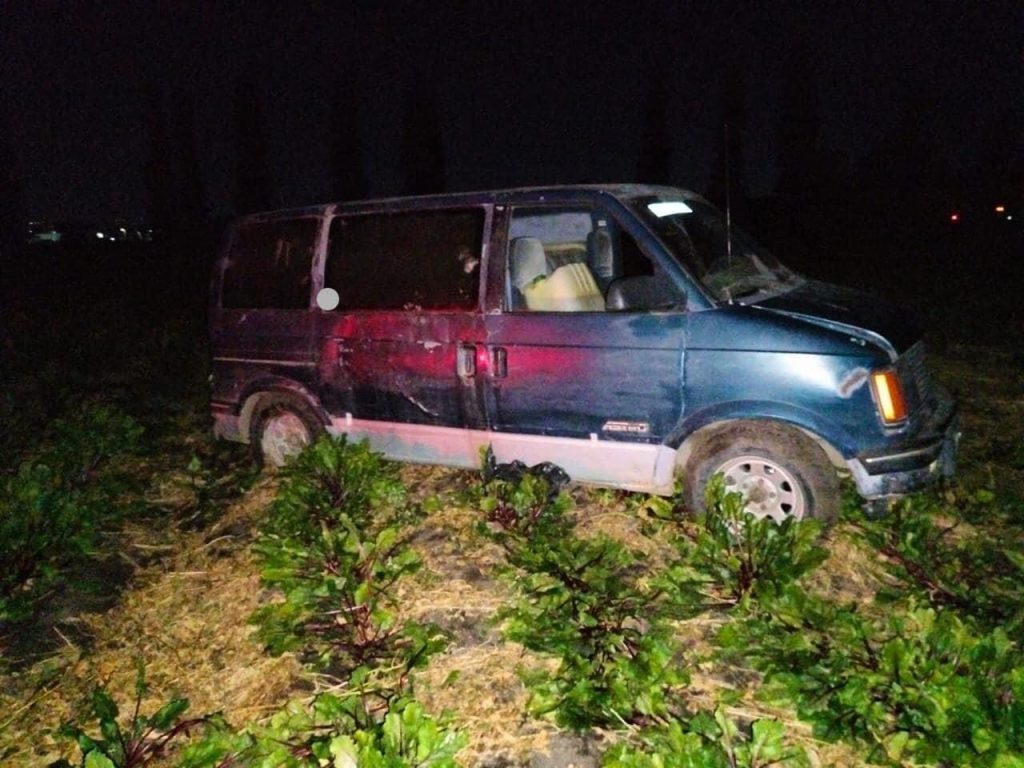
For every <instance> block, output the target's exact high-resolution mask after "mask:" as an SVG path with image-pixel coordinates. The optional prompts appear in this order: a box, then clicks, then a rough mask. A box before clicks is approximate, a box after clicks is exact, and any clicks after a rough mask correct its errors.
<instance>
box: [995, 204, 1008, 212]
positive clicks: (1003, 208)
mask: <svg viewBox="0 0 1024 768" xmlns="http://www.w3.org/2000/svg"><path fill="white" fill-rule="evenodd" d="M996 213H1006V206H1005V205H997V206H996Z"/></svg>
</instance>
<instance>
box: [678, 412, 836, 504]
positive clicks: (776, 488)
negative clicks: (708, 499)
mask: <svg viewBox="0 0 1024 768" xmlns="http://www.w3.org/2000/svg"><path fill="white" fill-rule="evenodd" d="M717 473H721V474H722V475H723V477H724V480H725V488H726V490H727V491H736V492H739V493H741V494H743V496H744V498H745V499H746V501H747V512H748V513H750V514H751V515H753V516H754V517H758V518H763V517H770V518H772V519H773V520H775V521H776V522H778V523H781V522H782V521H783V520H786V519H796V520H802V519H805V518H816V519H818V520H822V521H824V522H831V521H832V520H834V519H835V518H836V516H837V515H838V514H839V506H840V496H839V478H838V476H837V475H836V470H835V467H833V466H832V463H831V462H830V461H829V459H828V456H826V455H825V452H824V451H823V450H822V449H821V448H820V447H819V446H818V445H817V444H816V443H815V442H814V441H813V440H811V438H809V437H807V436H806V435H804V434H803V433H802V432H799V431H798V430H795V429H793V428H790V427H785V426H782V425H779V424H775V423H772V422H767V421H762V422H739V423H736V424H732V425H728V426H726V427H723V428H722V429H720V430H718V431H716V432H714V433H713V434H711V435H709V436H708V437H707V438H706V439H704V440H702V441H701V442H700V444H699V445H698V446H697V447H696V448H695V449H694V451H693V453H692V454H691V455H690V459H689V461H688V462H687V463H686V468H685V473H684V474H685V476H684V490H685V494H686V501H687V504H688V505H689V507H690V509H691V510H693V511H697V510H701V509H704V505H705V499H704V494H705V491H706V489H707V485H708V481H709V480H710V479H711V477H712V476H713V475H715V474H717Z"/></svg>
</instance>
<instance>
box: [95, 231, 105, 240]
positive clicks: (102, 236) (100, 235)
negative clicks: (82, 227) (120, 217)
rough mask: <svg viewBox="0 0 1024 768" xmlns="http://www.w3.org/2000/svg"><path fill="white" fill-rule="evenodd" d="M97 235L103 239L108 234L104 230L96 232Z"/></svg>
mask: <svg viewBox="0 0 1024 768" xmlns="http://www.w3.org/2000/svg"><path fill="white" fill-rule="evenodd" d="M96 237H98V238H99V239H100V240H102V239H103V238H104V237H106V235H104V234H103V233H102V232H97V233H96Z"/></svg>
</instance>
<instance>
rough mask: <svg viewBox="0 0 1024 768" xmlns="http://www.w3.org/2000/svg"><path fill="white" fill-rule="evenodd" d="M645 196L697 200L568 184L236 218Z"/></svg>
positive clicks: (634, 187) (645, 188) (634, 188)
mask: <svg viewBox="0 0 1024 768" xmlns="http://www.w3.org/2000/svg"><path fill="white" fill-rule="evenodd" d="M646 195H672V196H674V197H680V196H681V197H684V198H695V197H698V195H696V194H695V193H693V192H689V191H687V190H684V189H679V188H676V187H667V186H659V185H655V184H567V185H552V186H543V187H516V188H511V189H497V190H487V191H478V192H452V193H443V194H438V195H417V196H412V197H385V198H376V199H371V200H353V201H351V202H344V203H320V204H318V205H309V206H303V207H301V208H288V209H283V210H276V211H261V212H259V213H250V214H245V215H243V216H240V217H238V218H239V219H241V220H259V219H276V218H280V217H289V218H290V217H295V216H322V215H325V214H328V213H334V212H342V211H350V212H358V211H371V210H380V209H382V208H383V209H389V208H390V209H395V210H414V209H416V208H421V207H426V208H443V207H448V206H454V205H485V204H487V203H505V204H515V203H541V202H551V201H558V200H570V199H571V200H580V199H581V198H582V199H597V198H600V197H604V196H609V197H615V198H628V197H641V196H646Z"/></svg>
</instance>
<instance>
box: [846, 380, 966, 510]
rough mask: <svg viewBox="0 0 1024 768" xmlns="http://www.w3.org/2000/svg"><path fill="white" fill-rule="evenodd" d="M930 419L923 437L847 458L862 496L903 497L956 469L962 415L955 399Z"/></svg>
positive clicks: (873, 499)
mask: <svg viewBox="0 0 1024 768" xmlns="http://www.w3.org/2000/svg"><path fill="white" fill-rule="evenodd" d="M930 421H931V425H929V426H930V428H928V429H926V430H924V435H922V436H920V437H917V438H914V439H911V440H908V441H905V442H903V443H901V444H900V445H899V446H895V447H891V448H886V449H884V450H879V451H865V452H863V453H860V454H858V455H857V456H856V457H855V458H853V459H850V460H848V461H847V466H848V467H849V468H850V473H851V474H852V475H853V481H854V482H855V483H856V484H857V491H858V492H859V493H860V495H861V496H863V497H864V498H865V499H867V500H868V501H878V500H884V499H886V498H891V497H894V496H902V495H904V494H906V493H910V492H911V491H916V490H918V489H920V488H924V487H926V486H928V485H930V484H932V483H934V482H935V481H936V480H937V479H939V478H940V477H950V476H951V475H952V474H953V473H954V472H955V471H956V455H957V450H958V448H959V445H960V417H959V415H958V414H957V412H956V405H955V404H954V402H953V400H952V398H948V397H946V398H944V399H943V401H942V403H941V405H940V407H939V408H937V409H936V413H935V414H934V416H933V417H932V419H931V420H930Z"/></svg>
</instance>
